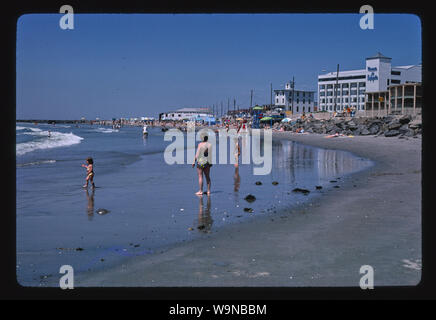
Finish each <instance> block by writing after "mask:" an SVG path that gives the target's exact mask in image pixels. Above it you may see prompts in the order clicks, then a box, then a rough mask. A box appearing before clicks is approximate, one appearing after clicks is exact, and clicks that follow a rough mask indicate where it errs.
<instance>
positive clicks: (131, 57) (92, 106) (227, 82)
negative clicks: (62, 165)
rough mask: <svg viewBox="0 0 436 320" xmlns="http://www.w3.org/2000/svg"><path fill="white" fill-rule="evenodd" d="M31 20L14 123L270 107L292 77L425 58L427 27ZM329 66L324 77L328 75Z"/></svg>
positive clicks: (249, 19)
mask: <svg viewBox="0 0 436 320" xmlns="http://www.w3.org/2000/svg"><path fill="white" fill-rule="evenodd" d="M62 16H63V14H27V15H23V16H21V17H20V18H19V19H18V21H17V48H16V75H17V77H16V89H17V90H16V117H17V119H65V120H72V119H80V118H81V117H85V118H86V119H95V118H96V117H98V118H100V119H112V118H120V117H128V118H130V117H142V116H144V117H146V116H148V117H158V115H159V113H161V112H166V111H172V110H176V109H179V108H183V107H212V105H213V104H215V105H218V106H219V108H221V103H222V104H223V108H224V109H225V110H226V109H227V104H228V99H230V107H231V108H233V99H236V104H237V105H239V106H240V108H247V107H249V106H250V90H253V105H255V104H260V105H261V104H267V103H270V83H272V86H273V89H280V88H283V87H284V83H285V82H289V81H290V80H291V79H292V77H294V78H295V88H296V89H298V90H313V91H316V90H317V76H318V74H321V73H325V72H330V71H336V66H337V64H339V65H340V70H353V69H363V68H364V67H365V58H366V57H369V56H373V55H375V54H376V53H377V52H378V51H380V52H381V53H382V54H384V55H385V56H388V57H391V58H392V65H393V66H401V65H411V64H419V63H421V62H422V58H421V57H422V51H421V49H422V48H421V47H422V45H421V21H420V19H419V17H418V16H415V15H408V14H375V17H374V29H373V30H369V29H366V30H362V29H361V28H360V27H359V21H360V18H361V17H362V14H74V29H73V30H68V29H67V30H63V29H61V28H60V26H59V20H60V19H61V17H62ZM323 70H325V71H323Z"/></svg>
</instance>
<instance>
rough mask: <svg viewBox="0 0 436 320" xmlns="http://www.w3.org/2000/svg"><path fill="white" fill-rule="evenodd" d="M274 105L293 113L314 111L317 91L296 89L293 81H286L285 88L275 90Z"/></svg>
mask: <svg viewBox="0 0 436 320" xmlns="http://www.w3.org/2000/svg"><path fill="white" fill-rule="evenodd" d="M274 106H275V107H281V108H283V109H285V110H286V111H291V113H292V114H300V113H303V112H305V113H306V112H314V111H316V110H315V109H314V108H315V91H307V90H306V91H303V90H294V89H293V88H292V85H291V83H286V84H285V88H284V89H278V90H274Z"/></svg>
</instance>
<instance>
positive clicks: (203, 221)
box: [197, 195, 213, 232]
mask: <svg viewBox="0 0 436 320" xmlns="http://www.w3.org/2000/svg"><path fill="white" fill-rule="evenodd" d="M199 198H200V202H199V206H198V226H197V229H198V230H199V231H201V232H208V231H209V230H210V228H211V227H212V223H213V220H212V216H211V215H210V207H211V203H210V198H211V197H210V195H208V196H207V204H206V208H204V204H203V198H204V197H203V196H201V197H199Z"/></svg>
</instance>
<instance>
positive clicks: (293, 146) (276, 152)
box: [272, 141, 368, 183]
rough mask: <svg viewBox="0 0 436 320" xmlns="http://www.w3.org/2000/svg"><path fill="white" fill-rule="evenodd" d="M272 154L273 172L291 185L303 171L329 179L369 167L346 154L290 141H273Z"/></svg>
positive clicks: (364, 162)
mask: <svg viewBox="0 0 436 320" xmlns="http://www.w3.org/2000/svg"><path fill="white" fill-rule="evenodd" d="M272 153H273V170H280V172H281V173H280V174H281V175H283V177H284V178H285V179H286V180H288V181H290V182H291V183H293V182H294V181H295V180H296V173H298V172H300V171H301V169H304V170H306V171H312V172H314V173H315V172H316V174H317V176H318V177H319V179H329V178H332V177H336V176H340V175H344V174H348V173H351V172H354V171H358V170H360V169H361V168H363V167H366V166H367V165H368V161H362V160H361V159H359V158H357V157H354V156H352V155H351V154H349V153H346V152H338V151H337V150H329V149H318V148H312V147H308V146H305V145H302V144H299V143H296V142H290V141H273V144H272Z"/></svg>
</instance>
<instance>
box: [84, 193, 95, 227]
mask: <svg viewBox="0 0 436 320" xmlns="http://www.w3.org/2000/svg"><path fill="white" fill-rule="evenodd" d="M86 199H87V200H88V206H87V208H86V213H87V215H88V219H89V220H92V217H93V216H94V189H92V191H91V195H89V191H88V189H86Z"/></svg>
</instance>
